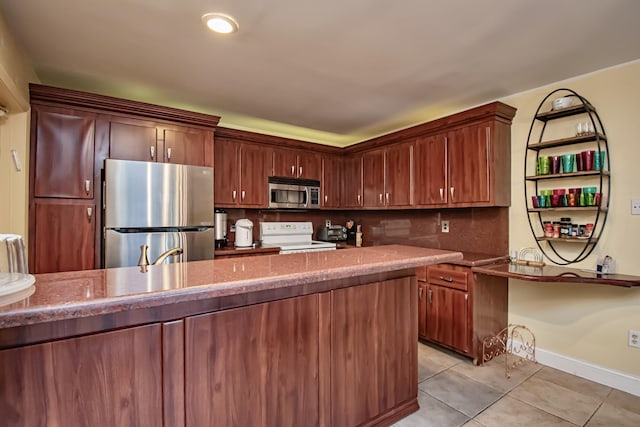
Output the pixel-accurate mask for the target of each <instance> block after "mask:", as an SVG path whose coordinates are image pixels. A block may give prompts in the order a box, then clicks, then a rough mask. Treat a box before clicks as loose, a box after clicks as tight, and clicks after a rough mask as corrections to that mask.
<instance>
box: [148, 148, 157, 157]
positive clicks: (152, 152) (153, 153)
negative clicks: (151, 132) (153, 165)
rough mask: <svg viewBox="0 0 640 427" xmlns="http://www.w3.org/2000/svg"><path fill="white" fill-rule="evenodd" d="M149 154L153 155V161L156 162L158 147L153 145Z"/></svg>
mask: <svg viewBox="0 0 640 427" xmlns="http://www.w3.org/2000/svg"><path fill="white" fill-rule="evenodd" d="M149 153H150V154H151V160H155V158H156V147H154V146H153V145H151V146H150V147H149Z"/></svg>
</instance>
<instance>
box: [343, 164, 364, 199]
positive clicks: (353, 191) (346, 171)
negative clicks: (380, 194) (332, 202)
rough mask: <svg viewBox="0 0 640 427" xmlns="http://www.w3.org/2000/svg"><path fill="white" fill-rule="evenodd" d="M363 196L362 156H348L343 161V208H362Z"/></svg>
mask: <svg viewBox="0 0 640 427" xmlns="http://www.w3.org/2000/svg"><path fill="white" fill-rule="evenodd" d="M362 194H363V188H362V154H354V155H350V156H347V157H345V158H344V159H343V160H342V196H341V198H340V200H341V205H342V207H345V208H360V207H362V202H363V197H362Z"/></svg>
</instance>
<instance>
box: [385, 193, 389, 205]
mask: <svg viewBox="0 0 640 427" xmlns="http://www.w3.org/2000/svg"><path fill="white" fill-rule="evenodd" d="M386 198H387V204H389V193H387V194H386Z"/></svg>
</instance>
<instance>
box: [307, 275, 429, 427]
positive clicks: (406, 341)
mask: <svg viewBox="0 0 640 427" xmlns="http://www.w3.org/2000/svg"><path fill="white" fill-rule="evenodd" d="M415 295H416V279H415V277H413V278H401V279H394V280H387V281H384V282H380V283H373V284H369V285H363V286H354V287H351V288H346V289H341V290H338V291H333V292H332V299H331V308H332V316H331V425H332V426H345V427H346V426H360V425H376V424H378V423H380V425H388V424H391V423H392V422H393V421H395V420H397V419H398V418H401V417H402V416H404V415H405V414H408V413H410V412H413V411H414V410H416V409H418V406H417V401H416V397H417V393H418V380H417V378H418V372H417V368H418V359H417V357H418V353H417V345H416V341H417V339H418V330H417V327H416V326H417V325H416V323H415V320H414V319H415V318H416V316H417V309H418V305H417V299H416V298H415ZM306 425H311V424H306Z"/></svg>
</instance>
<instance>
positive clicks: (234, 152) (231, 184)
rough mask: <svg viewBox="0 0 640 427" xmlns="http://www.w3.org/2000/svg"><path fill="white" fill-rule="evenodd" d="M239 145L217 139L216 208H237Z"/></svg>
mask: <svg viewBox="0 0 640 427" xmlns="http://www.w3.org/2000/svg"><path fill="white" fill-rule="evenodd" d="M239 145H240V144H238V143H236V142H235V141H231V140H227V139H217V140H216V142H215V144H214V151H215V154H214V159H215V167H214V168H213V175H214V180H213V184H214V191H213V198H214V201H215V205H216V206H225V207H229V206H235V205H237V203H238V194H239V189H240V182H239V181H240V174H239V172H238V171H239V170H240V158H239V153H238V148H239Z"/></svg>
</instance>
